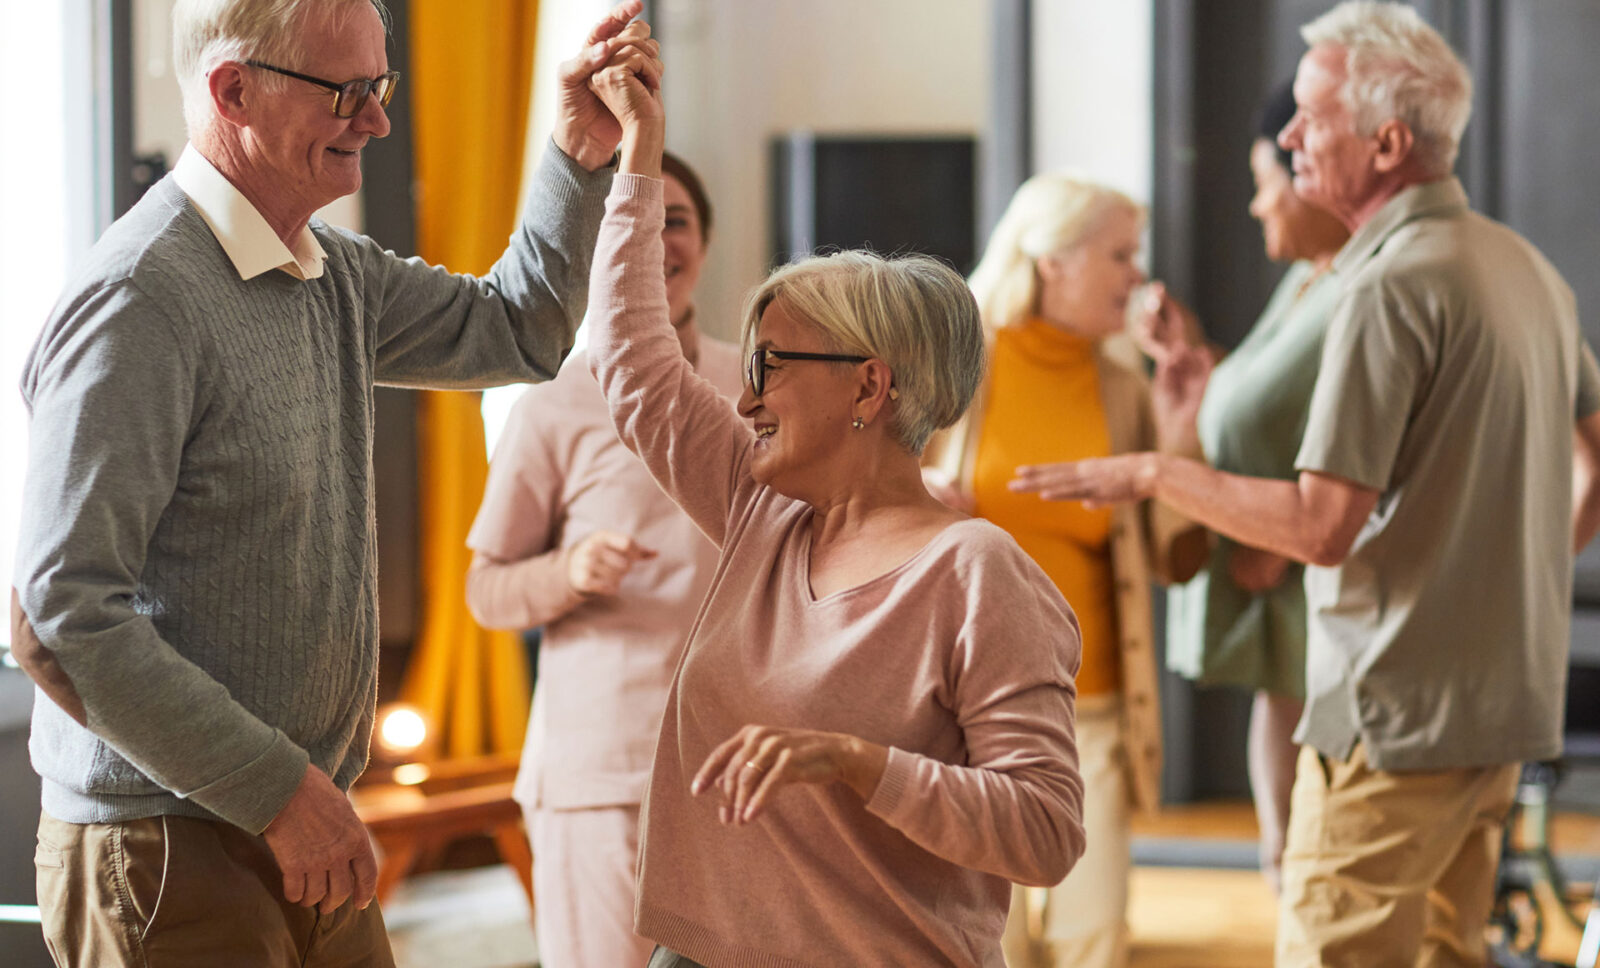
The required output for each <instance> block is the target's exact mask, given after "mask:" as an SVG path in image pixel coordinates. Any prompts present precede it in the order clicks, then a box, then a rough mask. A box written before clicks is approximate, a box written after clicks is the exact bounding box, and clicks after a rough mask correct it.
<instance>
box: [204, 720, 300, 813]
mask: <svg viewBox="0 0 1600 968" xmlns="http://www.w3.org/2000/svg"><path fill="white" fill-rule="evenodd" d="M310 762H311V757H310V756H309V755H308V754H307V753H306V751H305V750H303V749H301V748H300V747H299V746H296V745H295V744H294V743H293V742H291V741H290V739H289V737H288V736H286V735H284V733H283V731H282V730H274V731H273V735H272V745H270V746H268V747H267V748H266V750H265V751H263V752H262V754H261V755H260V756H258V757H256V758H255V759H253V760H251V761H250V762H249V763H246V764H245V765H244V766H241V767H239V768H238V769H237V770H234V771H233V772H232V773H229V774H228V775H227V776H224V777H222V778H221V779H218V780H213V781H211V782H210V783H207V784H206V785H205V786H203V787H200V788H199V789H197V790H193V791H190V792H189V794H188V795H187V797H186V798H185V799H189V800H193V801H194V802H195V803H198V804H200V805H201V806H202V807H205V808H206V809H207V810H210V811H211V812H212V813H214V814H216V815H217V816H219V817H221V818H222V819H224V820H226V821H228V822H229V823H231V824H233V825H234V826H236V827H240V828H242V829H244V830H246V831H248V832H250V833H252V834H259V833H261V831H263V830H265V829H267V825H268V824H270V823H272V820H273V818H274V817H276V816H277V815H278V812H279V811H280V810H282V809H283V807H284V805H285V804H287V803H288V802H289V799H290V798H291V797H293V796H294V791H295V790H297V789H299V787H300V781H301V780H302V779H304V778H305V775H306V766H307V764H309V763H310Z"/></svg>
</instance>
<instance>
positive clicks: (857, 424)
mask: <svg viewBox="0 0 1600 968" xmlns="http://www.w3.org/2000/svg"><path fill="white" fill-rule="evenodd" d="M850 426H852V427H854V428H856V429H857V430H860V429H861V428H862V427H865V426H866V424H865V423H863V422H862V420H861V418H860V417H857V418H855V419H854V420H852V421H850Z"/></svg>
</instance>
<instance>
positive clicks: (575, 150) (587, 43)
mask: <svg viewBox="0 0 1600 968" xmlns="http://www.w3.org/2000/svg"><path fill="white" fill-rule="evenodd" d="M643 9H644V3H643V2H642V0H626V2H624V3H619V4H617V5H616V6H615V7H613V8H612V9H611V12H610V13H609V14H607V15H606V17H605V19H603V20H601V21H600V22H599V23H598V24H596V25H595V26H594V29H593V30H591V31H589V35H588V37H587V38H586V39H585V40H584V46H583V49H582V50H580V51H579V52H578V54H577V55H576V56H574V57H573V58H572V59H570V60H567V61H564V62H563V63H562V64H561V69H560V73H559V81H560V85H559V92H558V94H557V111H556V125H555V130H554V131H553V132H552V133H551V137H552V138H553V139H554V141H555V143H556V147H558V148H560V149H561V150H562V151H564V152H566V154H567V155H568V157H570V158H572V160H573V161H576V162H577V163H578V164H579V165H581V166H582V167H584V168H586V169H588V170H589V171H594V170H595V169H597V168H600V167H601V166H603V165H606V164H608V163H609V162H610V161H611V158H612V156H613V155H614V154H615V153H616V151H617V147H618V146H619V145H620V144H621V143H622V139H623V134H624V128H625V126H626V124H627V123H628V122H629V121H630V120H632V119H633V117H634V115H636V114H638V113H640V112H641V111H642V112H645V113H647V114H648V113H650V112H652V111H653V116H654V118H655V119H656V120H659V119H660V97H659V94H660V89H661V71H662V66H661V60H660V54H661V45H660V44H659V43H657V42H656V41H654V40H652V39H650V25H649V24H647V23H645V22H643V21H634V20H633V18H634V17H637V16H638V15H639V13H640V11H641V10H643ZM630 21H631V22H630ZM629 78H631V79H633V80H632V82H631V84H630V82H629V80H628V79H629ZM652 104H653V108H652V107H650V105H652Z"/></svg>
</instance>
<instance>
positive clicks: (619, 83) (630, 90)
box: [589, 27, 666, 178]
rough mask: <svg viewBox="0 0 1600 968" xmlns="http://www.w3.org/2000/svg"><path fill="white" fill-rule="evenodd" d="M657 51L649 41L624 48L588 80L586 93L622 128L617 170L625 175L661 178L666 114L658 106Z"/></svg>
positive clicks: (659, 93) (659, 62)
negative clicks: (597, 100)
mask: <svg viewBox="0 0 1600 968" xmlns="http://www.w3.org/2000/svg"><path fill="white" fill-rule="evenodd" d="M630 29H631V28H630ZM645 29H646V30H648V29H649V28H648V27H646V28H645ZM659 50H660V47H659V45H658V44H656V42H655V41H653V40H648V41H644V42H643V43H641V44H636V45H633V46H629V47H624V48H622V49H620V50H618V51H617V52H616V53H615V54H613V55H611V60H609V61H608V62H607V63H606V66H604V67H602V68H601V69H600V70H598V71H596V72H595V74H594V76H593V77H591V78H589V90H590V91H592V92H594V95H595V96H596V97H598V98H599V99H600V101H601V102H602V103H603V104H604V105H605V106H606V109H607V110H609V111H610V112H611V114H612V115H613V116H614V117H615V118H616V119H617V122H618V123H619V124H620V125H621V126H622V141H621V147H622V164H621V166H620V167H619V169H618V170H619V171H621V172H623V173H625V174H630V175H648V176H650V177H652V178H660V177H661V152H662V151H663V149H664V147H665V144H666V112H665V111H664V110H663V109H662V106H661V72H662V69H663V68H662V64H661V60H660V58H659V57H658V56H657V54H658V52H659Z"/></svg>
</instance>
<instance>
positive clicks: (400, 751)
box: [378, 706, 428, 757]
mask: <svg viewBox="0 0 1600 968" xmlns="http://www.w3.org/2000/svg"><path fill="white" fill-rule="evenodd" d="M427 739H428V721H427V720H426V719H423V718H422V713H420V712H418V711H417V710H416V709H415V708H413V707H411V706H389V707H387V708H386V709H385V710H384V711H383V712H382V713H381V714H380V715H379V719H378V745H379V746H380V747H382V748H383V751H384V752H386V753H388V754H390V755H391V756H398V757H404V756H409V755H410V754H412V753H415V752H416V751H417V750H418V749H419V748H420V747H421V746H422V744H423V743H425V742H427Z"/></svg>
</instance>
